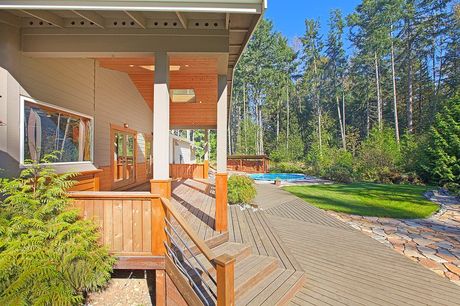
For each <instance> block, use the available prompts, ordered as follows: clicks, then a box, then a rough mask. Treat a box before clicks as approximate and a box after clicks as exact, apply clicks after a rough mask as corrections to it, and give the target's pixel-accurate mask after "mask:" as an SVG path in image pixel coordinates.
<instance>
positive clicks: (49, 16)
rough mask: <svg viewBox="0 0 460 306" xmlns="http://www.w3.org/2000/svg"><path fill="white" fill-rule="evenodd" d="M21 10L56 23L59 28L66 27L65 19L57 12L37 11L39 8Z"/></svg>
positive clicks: (53, 23)
mask: <svg viewBox="0 0 460 306" xmlns="http://www.w3.org/2000/svg"><path fill="white" fill-rule="evenodd" d="M21 11H22V12H24V13H26V14H27V15H30V16H32V17H35V18H37V19H40V20H42V21H44V22H47V23H50V24H52V25H54V26H55V27H58V28H63V27H64V19H62V18H61V17H59V16H57V15H56V14H53V13H50V12H47V11H37V10H33V11H26V10H21Z"/></svg>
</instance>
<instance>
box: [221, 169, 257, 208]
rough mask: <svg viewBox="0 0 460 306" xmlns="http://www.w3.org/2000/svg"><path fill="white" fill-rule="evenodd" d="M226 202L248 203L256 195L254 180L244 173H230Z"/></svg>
mask: <svg viewBox="0 0 460 306" xmlns="http://www.w3.org/2000/svg"><path fill="white" fill-rule="evenodd" d="M227 194H228V203H230V204H250V203H251V202H252V200H254V198H255V196H256V188H255V187H254V181H253V180H252V179H251V178H249V177H247V176H245V175H232V176H230V178H229V179H228V193H227Z"/></svg>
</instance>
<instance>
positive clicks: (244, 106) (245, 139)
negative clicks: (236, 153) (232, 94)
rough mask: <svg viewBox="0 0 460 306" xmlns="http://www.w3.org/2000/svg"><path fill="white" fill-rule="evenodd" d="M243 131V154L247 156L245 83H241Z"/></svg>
mask: <svg viewBox="0 0 460 306" xmlns="http://www.w3.org/2000/svg"><path fill="white" fill-rule="evenodd" d="M243 129H244V152H245V153H246V154H248V122H247V114H246V83H245V82H243Z"/></svg>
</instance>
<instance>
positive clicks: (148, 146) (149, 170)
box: [145, 138, 153, 177]
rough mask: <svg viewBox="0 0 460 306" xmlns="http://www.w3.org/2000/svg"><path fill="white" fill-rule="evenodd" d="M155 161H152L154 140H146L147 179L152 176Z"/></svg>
mask: <svg viewBox="0 0 460 306" xmlns="http://www.w3.org/2000/svg"><path fill="white" fill-rule="evenodd" d="M152 163H153V161H152V139H151V138H145V167H146V169H145V170H146V173H147V177H151V176H152V167H153V164H152Z"/></svg>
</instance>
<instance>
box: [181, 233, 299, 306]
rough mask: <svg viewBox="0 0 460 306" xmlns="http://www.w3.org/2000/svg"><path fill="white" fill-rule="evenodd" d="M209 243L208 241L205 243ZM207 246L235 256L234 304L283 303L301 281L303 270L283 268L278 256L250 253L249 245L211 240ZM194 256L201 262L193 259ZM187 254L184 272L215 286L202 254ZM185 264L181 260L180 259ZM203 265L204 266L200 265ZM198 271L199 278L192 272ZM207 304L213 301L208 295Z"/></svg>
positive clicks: (210, 269)
mask: <svg viewBox="0 0 460 306" xmlns="http://www.w3.org/2000/svg"><path fill="white" fill-rule="evenodd" d="M208 245H209V244H208ZM210 247H211V249H212V251H213V252H214V253H215V254H216V255H217V256H219V255H222V254H228V255H232V256H234V257H235V259H236V261H235V302H236V303H235V304H236V305H285V304H287V303H288V302H289V300H290V299H291V298H292V297H293V296H294V295H295V294H296V293H297V291H298V290H300V289H301V288H302V286H303V284H304V282H305V276H304V274H305V273H304V272H303V271H295V270H292V269H286V268H284V267H283V266H282V264H281V263H280V261H279V259H278V258H275V257H270V256H264V255H257V254H254V253H253V251H252V248H251V246H250V245H247V244H242V243H236V242H231V241H222V239H221V243H220V244H217V245H216V242H215V240H213V241H211V243H210ZM194 256H195V257H196V259H197V260H198V261H199V262H200V263H201V266H200V264H198V263H197V261H196V260H195V259H194V258H193V257H194ZM194 256H192V255H191V254H188V259H189V261H187V263H191V265H190V264H188V267H187V269H188V273H189V274H190V275H195V276H194V277H193V279H194V281H195V282H196V283H200V282H203V281H204V282H206V284H201V285H200V287H202V288H204V287H205V286H206V285H207V286H209V287H210V288H211V289H212V290H214V291H215V290H216V287H215V284H214V283H213V282H212V281H211V277H213V278H215V276H216V275H215V269H214V268H213V266H212V264H211V263H210V262H209V261H207V260H206V258H205V256H204V255H203V254H200V253H199V252H196V254H194ZM184 264H185V262H184ZM203 268H204V269H203ZM194 269H195V270H196V271H198V272H199V273H200V274H201V279H200V277H198V276H197V275H196V273H194V272H193V270H194ZM208 302H209V305H214V303H215V302H214V301H212V299H209V301H208Z"/></svg>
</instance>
